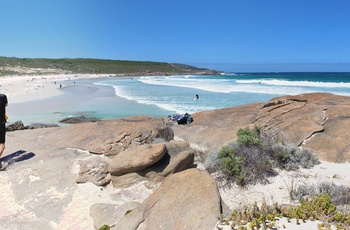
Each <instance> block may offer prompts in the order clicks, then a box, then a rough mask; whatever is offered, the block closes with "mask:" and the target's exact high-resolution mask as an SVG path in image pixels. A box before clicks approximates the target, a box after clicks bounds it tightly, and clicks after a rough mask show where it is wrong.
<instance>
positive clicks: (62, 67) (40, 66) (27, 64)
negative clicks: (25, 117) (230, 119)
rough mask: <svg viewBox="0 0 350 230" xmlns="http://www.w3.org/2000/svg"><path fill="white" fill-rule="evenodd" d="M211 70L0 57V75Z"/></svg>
mask: <svg viewBox="0 0 350 230" xmlns="http://www.w3.org/2000/svg"><path fill="white" fill-rule="evenodd" d="M217 73H218V72H217V71H215V70H209V69H204V68H197V67H194V66H189V65H184V64H171V63H165V62H149V61H123V60H106V59H85V58H75V59H70V58H61V59H47V58H15V57H0V76H9V75H44V74H113V75H171V74H217Z"/></svg>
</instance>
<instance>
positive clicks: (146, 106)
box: [11, 72, 350, 124]
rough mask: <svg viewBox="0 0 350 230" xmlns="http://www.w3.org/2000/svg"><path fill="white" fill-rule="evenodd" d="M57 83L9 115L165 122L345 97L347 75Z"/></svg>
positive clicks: (349, 85) (349, 89)
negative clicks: (299, 98) (319, 96)
mask: <svg viewBox="0 0 350 230" xmlns="http://www.w3.org/2000/svg"><path fill="white" fill-rule="evenodd" d="M62 84H63V85H66V86H68V87H65V88H64V90H63V94H62V95H59V96H55V97H53V98H47V99H44V100H40V101H31V102H24V103H18V104H17V105H16V104H15V105H12V106H14V109H13V113H12V114H11V115H12V116H14V117H15V118H16V119H17V120H22V121H23V122H24V123H25V124H29V123H37V122H39V123H57V122H58V120H60V119H63V118H65V117H69V116H79V115H85V116H92V117H97V118H100V119H113V118H121V117H126V116H137V115H149V116H157V117H162V116H164V117H166V116H168V115H172V114H174V113H179V114H182V113H185V112H187V113H190V114H191V113H196V112H200V111H205V110H212V109H217V108H226V107H232V106H238V105H243V104H250V103H255V102H266V101H268V100H270V99H272V98H274V97H277V96H283V95H296V94H303V93H312V92H329V93H334V94H339V95H346V96H350V73H340V72H335V73H225V74H221V75H215V76H210V75H205V76H203V75H175V76H145V77H108V78H99V79H82V80H76V81H75V84H74V85H73V84H72V82H71V81H65V82H62ZM196 94H197V95H198V97H199V98H198V100H195V96H196ZM20 108H22V109H23V108H24V109H26V112H25V113H24V112H21V111H19V110H20Z"/></svg>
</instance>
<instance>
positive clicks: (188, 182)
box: [90, 169, 220, 230]
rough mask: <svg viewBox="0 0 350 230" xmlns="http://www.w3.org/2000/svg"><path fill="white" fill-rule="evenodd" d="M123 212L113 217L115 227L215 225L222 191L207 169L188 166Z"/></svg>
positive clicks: (195, 226) (211, 226)
mask: <svg viewBox="0 0 350 230" xmlns="http://www.w3.org/2000/svg"><path fill="white" fill-rule="evenodd" d="M110 209H113V208H110ZM120 209H123V211H121V213H123V212H124V211H125V208H124V207H123V206H121V207H120ZM117 210H118V209H117ZM90 213H91V212H90ZM124 213H125V214H124V216H122V218H120V219H119V217H120V216H118V217H116V218H115V219H113V220H114V221H115V222H114V224H113V226H114V227H112V229H124V230H136V229H137V230H146V229H214V227H215V225H216V223H217V221H218V217H219V216H220V194H219V192H218V188H217V186H216V182H215V181H214V179H213V178H212V177H211V176H210V175H209V174H208V173H207V172H206V171H200V170H198V169H189V170H185V171H183V172H180V173H176V174H173V175H172V176H170V177H169V178H167V179H166V180H165V181H164V182H163V183H162V185H161V186H160V187H159V188H158V189H156V190H155V191H154V193H153V194H151V195H150V196H149V197H148V198H147V199H146V200H145V201H144V202H143V203H142V204H140V205H138V206H137V207H136V208H133V209H129V211H128V212H127V213H126V212H124ZM101 218H102V217H99V219H101ZM94 219H97V217H94Z"/></svg>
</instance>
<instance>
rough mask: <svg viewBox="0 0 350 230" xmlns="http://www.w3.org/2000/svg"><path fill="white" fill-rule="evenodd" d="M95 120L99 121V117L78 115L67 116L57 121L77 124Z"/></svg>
mask: <svg viewBox="0 0 350 230" xmlns="http://www.w3.org/2000/svg"><path fill="white" fill-rule="evenodd" d="M96 121H100V119H98V118H96V117H86V116H78V117H67V118H64V119H62V120H59V121H58V122H60V123H64V124H79V123H85V122H96Z"/></svg>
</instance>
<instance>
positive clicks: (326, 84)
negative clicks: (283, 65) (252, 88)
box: [236, 79, 350, 88]
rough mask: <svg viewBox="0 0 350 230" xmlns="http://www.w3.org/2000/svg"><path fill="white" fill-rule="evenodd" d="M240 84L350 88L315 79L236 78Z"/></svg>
mask: <svg viewBox="0 0 350 230" xmlns="http://www.w3.org/2000/svg"><path fill="white" fill-rule="evenodd" d="M236 82H237V83H240V84H257V83H259V84H266V85H278V86H302V87H305V86H310V87H325V88H350V83H344V82H340V83H339V82H315V81H287V80H277V79H271V80H269V79H261V80H259V79H252V80H236Z"/></svg>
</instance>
